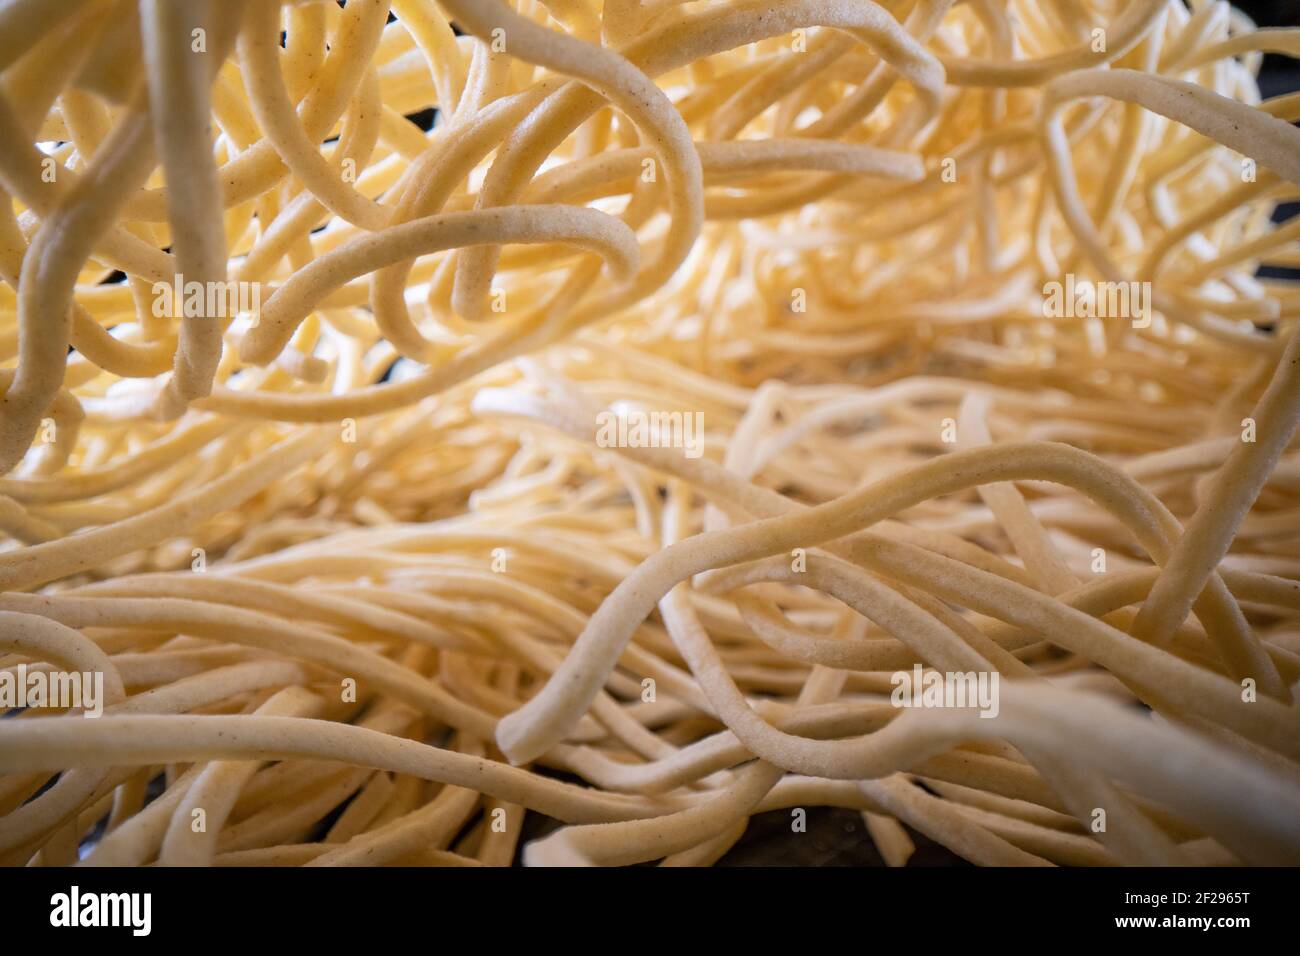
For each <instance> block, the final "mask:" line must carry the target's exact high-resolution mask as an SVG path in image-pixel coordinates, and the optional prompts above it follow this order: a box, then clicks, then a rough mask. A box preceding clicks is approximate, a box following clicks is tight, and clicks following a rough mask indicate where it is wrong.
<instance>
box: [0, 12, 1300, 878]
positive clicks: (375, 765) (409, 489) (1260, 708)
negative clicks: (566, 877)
mask: <svg viewBox="0 0 1300 956" xmlns="http://www.w3.org/2000/svg"><path fill="white" fill-rule="evenodd" d="M1265 53H1278V54H1282V55H1296V54H1297V53H1300V30H1295V29H1293V30H1256V29H1255V28H1254V26H1253V25H1252V24H1251V23H1250V22H1249V21H1248V20H1246V19H1245V18H1244V17H1243V16H1242V15H1241V14H1240V13H1238V12H1237V11H1235V10H1233V9H1232V8H1231V7H1229V6H1228V5H1227V4H1225V3H1222V2H1217V0H1191V2H1190V3H1185V2H1184V0H1082V2H1079V0H964V2H955V0H882V2H880V3H879V4H877V3H872V2H869V0H761V2H760V0H513V2H509V3H507V2H502V0H348V2H347V3H346V4H345V5H339V4H337V3H334V2H322V0H297V2H294V0H286V2H281V0H246V2H245V0H138V2H137V0H59V2H50V0H3V2H0V189H2V190H3V192H4V196H3V199H4V201H3V202H0V277H2V278H3V283H2V284H0V390H2V391H3V396H2V397H0V470H2V472H3V477H0V530H2V532H3V545H0V592H2V593H0V655H3V656H0V678H3V677H4V676H5V675H10V676H15V675H17V674H18V673H19V672H20V670H21V672H23V673H26V674H29V675H30V674H31V673H33V672H35V673H42V674H48V675H55V674H58V673H71V672H76V673H83V672H84V673H95V674H100V675H102V676H103V686H104V700H103V702H102V703H103V714H102V716H100V717H97V718H94V719H89V718H87V717H86V716H84V715H83V714H82V713H81V712H80V711H79V710H78V709H77V708H75V707H73V708H71V709H56V708H54V707H49V706H45V707H29V708H27V709H18V708H12V709H10V710H9V712H8V713H6V714H5V715H4V719H0V862H3V863H5V864H8V865H47V866H49V865H65V864H71V863H74V862H76V861H77V860H78V859H84V860H85V861H86V862H88V863H91V864H102V865H107V864H126V865H131V864H149V863H155V862H156V863H161V864H168V865H171V864H217V865H231V864H246V865H305V864H313V865H314V864H322V865H325V864H367V865H377V864H400V865H436V866H442V865H477V864H490V865H505V864H509V863H510V862H512V861H514V860H515V859H517V858H518V857H519V856H520V852H521V851H522V859H523V860H524V861H525V862H529V863H541V864H546V863H586V864H630V863H636V862H644V861H662V862H663V863H664V864H665V865H698V864H707V863H711V862H714V861H716V860H718V859H720V858H721V857H722V856H723V855H725V854H726V853H727V851H728V850H729V849H730V848H731V847H732V846H733V845H735V843H736V842H737V841H738V840H739V839H740V838H741V836H742V835H743V834H744V832H745V830H746V826H747V824H748V822H749V819H750V817H751V816H752V815H754V814H758V813H765V812H769V811H781V812H782V813H784V814H788V815H789V817H790V820H791V827H792V830H793V831H794V832H795V833H796V834H797V833H798V832H799V826H798V821H800V820H801V819H802V817H803V813H801V811H804V812H806V811H808V810H809V809H811V808H815V807H838V808H848V809H850V810H852V811H855V812H858V811H860V812H861V813H862V815H863V817H864V820H865V825H866V828H867V830H868V831H869V833H870V835H871V837H872V839H873V840H874V841H875V844H876V846H877V848H878V849H879V852H880V854H881V855H882V856H883V858H884V859H885V860H886V861H887V862H889V863H890V864H893V865H901V864H903V863H905V862H906V861H907V859H908V858H909V856H910V854H911V853H912V850H913V836H914V835H915V834H916V833H920V834H924V835H925V836H926V837H928V838H930V839H932V840H934V841H937V842H939V843H941V844H942V845H944V846H946V847H947V848H949V849H950V850H951V851H953V852H954V853H956V854H958V855H959V856H961V857H963V858H965V859H967V860H970V861H973V862H976V863H980V864H994V865H997V864H1011V865H1047V864H1084V865H1094V864H1115V863H1125V864H1237V863H1250V864H1272V863H1286V862H1290V863H1295V862H1298V861H1300V708H1298V707H1297V703H1296V696H1295V695H1296V693H1297V691H1300V684H1298V683H1297V682H1298V681H1300V447H1298V446H1297V445H1296V444H1295V442H1294V438H1295V431H1296V426H1297V420H1298V419H1300V336H1297V335H1295V334H1293V333H1294V331H1295V328H1296V324H1297V323H1296V320H1297V318H1298V317H1300V287H1297V286H1296V285H1295V284H1293V283H1288V282H1287V281H1285V280H1282V279H1277V278H1267V277H1265V276H1267V275H1268V274H1269V273H1267V272H1261V271H1260V269H1259V267H1260V266H1261V265H1272V266H1280V267H1294V266H1297V265H1300V247H1297V242H1296V240H1297V237H1300V220H1294V221H1292V222H1290V223H1282V224H1279V223H1276V222H1274V221H1273V219H1272V216H1271V214H1272V212H1273V210H1274V208H1275V206H1276V205H1277V204H1279V203H1281V202H1286V201H1291V200H1294V199H1296V198H1297V194H1300V130H1297V129H1296V127H1294V126H1293V125H1291V124H1292V122H1293V121H1294V120H1296V119H1297V118H1298V117H1300V95H1289V96H1281V97H1278V98H1275V99H1270V100H1266V101H1261V99H1260V95H1259V92H1258V88H1257V85H1256V82H1255V76H1256V73H1257V71H1258V69H1259V66H1260V63H1261V60H1262V58H1263V55H1264V54H1265ZM430 116H432V120H430V118H429V117H430ZM1273 274H1277V273H1276V272H1274V273H1273ZM182 280H183V282H184V283H189V282H197V283H200V284H202V285H203V286H204V287H205V288H211V287H215V286H218V284H226V283H233V284H237V285H238V286H239V288H243V289H248V290H254V291H256V293H257V294H258V296H259V299H260V301H258V302H257V305H256V307H255V308H250V309H245V310H244V311H238V310H237V309H232V308H226V309H219V308H217V307H216V306H214V305H213V304H212V301H211V300H206V299H203V298H202V297H200V301H199V302H198V303H197V304H193V305H191V304H188V303H184V302H173V303H172V304H171V305H170V306H169V307H165V308H159V307H158V304H159V302H160V299H161V298H162V297H163V293H162V292H161V291H160V290H161V289H163V288H165V287H174V284H175V283H177V282H180V281H182ZM1053 283H1062V284H1064V285H1066V286H1067V287H1074V286H1075V284H1077V283H1094V284H1096V285H1095V287H1096V288H1102V286H1101V285H1100V284H1102V283H1105V284H1109V286H1110V287H1111V288H1119V287H1121V286H1122V287H1123V288H1125V289H1130V288H1131V289H1134V290H1144V289H1145V290H1148V293H1149V301H1148V302H1147V303H1146V306H1147V307H1146V309H1145V311H1143V312H1142V314H1140V315H1139V314H1134V315H1118V316H1116V315H1100V314H1089V313H1088V312H1087V310H1082V311H1081V310H1078V309H1075V308H1068V309H1065V310H1061V309H1056V310H1053V309H1052V308H1049V307H1048V306H1049V304H1050V302H1049V297H1048V295H1047V290H1048V289H1049V288H1052V287H1053V286H1052V284H1053ZM220 287H221V288H228V289H234V288H235V285H224V286H220ZM1135 301H1136V300H1135ZM1130 304H1131V305H1132V303H1130ZM697 413H698V414H697ZM655 415H658V416H660V417H659V418H658V419H654V420H656V421H659V422H670V421H671V422H674V423H675V425H676V426H680V427H678V433H677V434H676V438H673V436H672V435H671V434H670V432H671V430H670V429H668V428H667V427H666V426H665V427H664V428H659V427H658V426H656V427H655V428H652V429H650V430H649V431H643V432H642V433H640V439H641V440H632V439H630V438H626V436H625V440H623V441H621V442H618V441H613V442H611V441H610V440H609V434H610V433H609V430H608V429H607V428H606V426H607V425H608V423H609V422H610V421H611V416H613V418H614V419H617V420H618V421H621V422H624V423H626V422H627V421H629V420H632V419H637V418H638V416H639V420H643V421H644V420H651V419H653V416H655ZM674 416H676V417H675V418H674ZM692 423H698V424H701V425H702V429H701V431H700V432H699V433H698V434H697V435H695V436H694V437H695V438H696V439H697V440H698V441H697V443H696V444H694V445H693V446H692V445H691V444H690V443H688V442H687V441H686V440H685V431H686V426H687V425H688V424H692ZM628 434H632V432H628ZM651 439H653V440H651ZM660 439H664V440H662V441H661V440H660ZM918 666H920V667H924V668H926V669H927V671H931V670H932V671H933V672H934V673H935V674H937V675H954V674H957V675H960V674H969V675H983V676H985V677H989V676H991V675H995V674H996V675H997V677H998V683H997V684H996V686H997V688H998V695H997V697H998V699H997V704H998V706H997V715H996V716H994V717H989V716H987V715H986V714H985V715H982V713H981V711H980V710H979V709H977V708H975V707H973V706H964V707H962V706H952V707H900V706H898V705H897V703H898V702H897V701H896V700H895V699H894V695H893V693H892V692H893V690H894V688H895V687H896V686H897V679H896V675H897V674H899V673H900V672H903V673H913V668H914V667H918ZM530 811H531V813H532V814H536V815H539V816H541V817H547V818H551V819H553V820H558V821H560V823H561V824H563V826H561V827H560V828H559V829H557V830H555V831H554V832H553V833H552V834H551V835H549V836H547V837H546V838H544V839H541V840H535V841H532V842H530V843H527V845H526V846H525V845H524V841H522V840H521V837H522V834H523V830H524V819H525V815H526V814H527V813H529V812H530Z"/></svg>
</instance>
